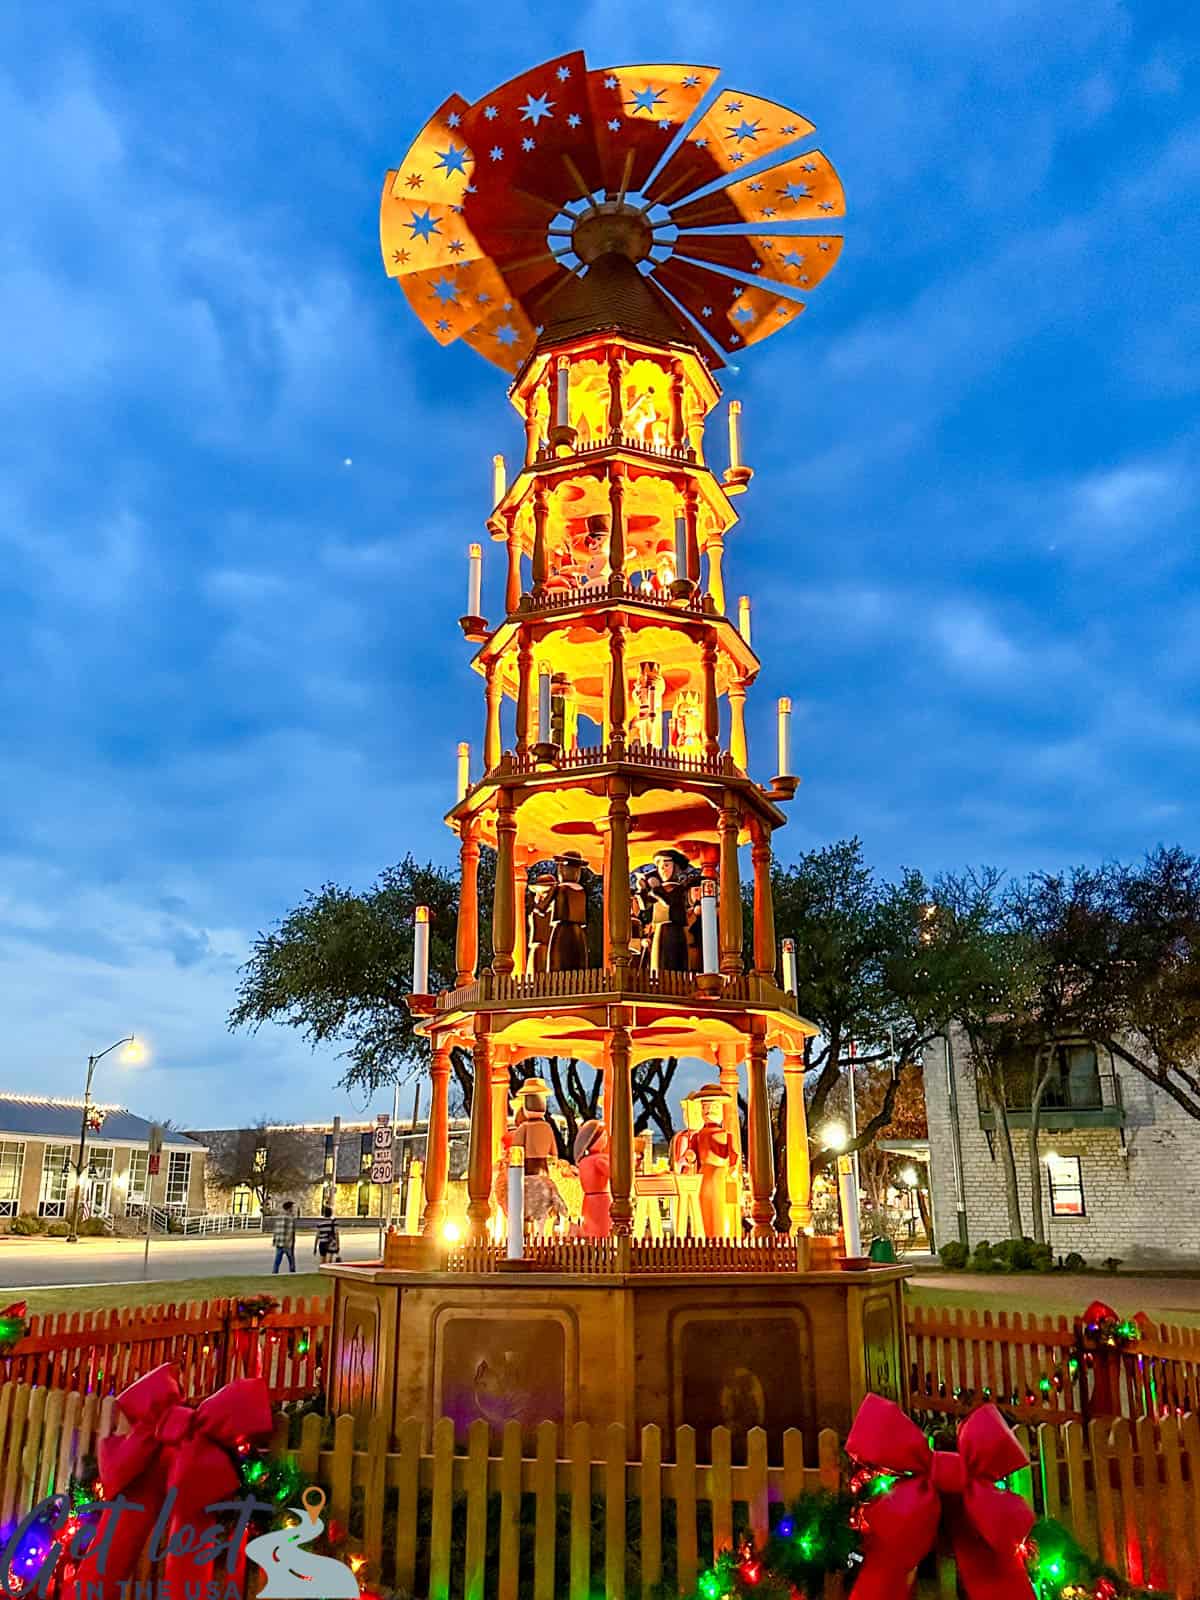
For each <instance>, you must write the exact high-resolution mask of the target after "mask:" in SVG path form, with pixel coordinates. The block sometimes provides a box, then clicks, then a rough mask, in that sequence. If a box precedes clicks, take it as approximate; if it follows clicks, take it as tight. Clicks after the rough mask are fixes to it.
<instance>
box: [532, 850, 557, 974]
mask: <svg viewBox="0 0 1200 1600" xmlns="http://www.w3.org/2000/svg"><path fill="white" fill-rule="evenodd" d="M557 892H558V879H557V878H556V877H555V876H554V874H553V873H552V872H543V873H541V874H540V876H538V877H537V878H535V879H534V880H533V883H532V884H531V885H530V886H529V892H528V894H527V895H526V903H527V905H528V908H529V909H528V924H527V926H528V935H529V936H528V952H529V953H528V955H527V956H526V959H525V971H526V972H527V973H529V974H530V975H532V974H533V973H535V972H545V971H546V959H547V956H548V955H549V952H550V930H551V927H552V925H553V921H554V897H555V895H556V894H557Z"/></svg>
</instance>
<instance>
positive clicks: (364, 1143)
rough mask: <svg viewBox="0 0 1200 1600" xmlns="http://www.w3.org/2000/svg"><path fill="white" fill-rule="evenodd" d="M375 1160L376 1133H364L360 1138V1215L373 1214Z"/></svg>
mask: <svg viewBox="0 0 1200 1600" xmlns="http://www.w3.org/2000/svg"><path fill="white" fill-rule="evenodd" d="M374 1160H375V1135H374V1134H373V1133H362V1134H360V1135H359V1138H358V1203H357V1207H356V1209H357V1211H358V1214H359V1216H360V1217H369V1216H370V1215H371V1166H372V1164H373V1163H374Z"/></svg>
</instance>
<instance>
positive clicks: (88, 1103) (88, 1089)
mask: <svg viewBox="0 0 1200 1600" xmlns="http://www.w3.org/2000/svg"><path fill="white" fill-rule="evenodd" d="M123 1044H127V1045H129V1046H130V1050H129V1054H128V1059H129V1060H133V1059H135V1052H136V1050H137V1042H136V1040H135V1039H134V1036H133V1034H131V1033H129V1034H126V1036H125V1037H124V1038H123V1039H118V1040H117V1041H116V1043H115V1044H110V1045H109V1047H108V1049H107V1050H101V1051H100V1053H99V1055H94V1056H89V1057H88V1069H87V1082H86V1083H85V1084H84V1086H83V1117H82V1119H81V1121H80V1124H79V1160H78V1161H77V1162H76V1163H75V1198H74V1200H73V1201H72V1203H71V1231H70V1233H69V1234H68V1235H67V1243H68V1244H74V1243H75V1242H76V1240H77V1239H78V1238H79V1196H80V1194H81V1192H82V1190H83V1163H84V1161H85V1160H86V1158H87V1136H88V1122H89V1120H90V1117H91V1110H92V1078H93V1077H94V1076H95V1072H96V1063H97V1062H98V1061H103V1060H104V1058H105V1056H106V1055H108V1053H109V1051H112V1050H117V1049H119V1048H120V1047H121V1045H123Z"/></svg>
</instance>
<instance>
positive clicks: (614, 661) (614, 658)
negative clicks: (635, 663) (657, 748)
mask: <svg viewBox="0 0 1200 1600" xmlns="http://www.w3.org/2000/svg"><path fill="white" fill-rule="evenodd" d="M608 646H609V660H610V663H611V664H610V668H609V681H608V738H609V743H610V745H611V746H612V747H613V753H614V754H617V755H622V754H624V751H625V722H626V709H625V706H626V688H625V619H624V617H620V616H618V617H610V618H609V619H608Z"/></svg>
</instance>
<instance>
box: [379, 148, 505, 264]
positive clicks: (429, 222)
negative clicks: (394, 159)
mask: <svg viewBox="0 0 1200 1600" xmlns="http://www.w3.org/2000/svg"><path fill="white" fill-rule="evenodd" d="M397 178H401V174H400V173H398V172H389V173H388V175H387V179H386V180H385V182H384V185H383V202H382V204H381V205H380V207H379V245H380V248H381V249H382V251H383V264H384V266H385V267H386V268H387V272H388V276H389V277H392V278H403V277H406V276H407V275H408V274H409V273H410V272H427V271H428V270H429V269H430V268H432V267H445V266H453V265H455V264H457V263H459V262H463V261H479V260H482V259H483V258H484V256H485V255H486V254H487V252H486V251H485V250H483V249H482V248H481V247H480V244H479V242H478V240H477V239H476V238H475V237H474V236H473V234H472V233H471V230H470V228H468V227H467V226H466V223H465V222H464V220H463V218H462V215H461V211H462V207H461V206H450V205H445V204H441V203H439V202H438V201H436V200H428V201H424V202H420V201H413V200H410V199H409V198H408V196H407V195H404V196H403V197H401V196H399V195H397V194H396V193H395V183H396V179H397Z"/></svg>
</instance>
